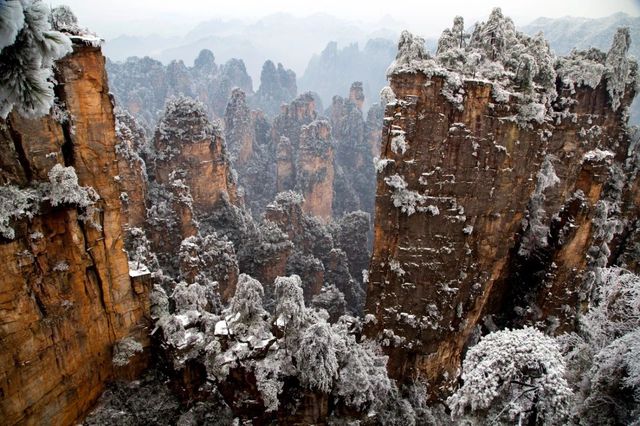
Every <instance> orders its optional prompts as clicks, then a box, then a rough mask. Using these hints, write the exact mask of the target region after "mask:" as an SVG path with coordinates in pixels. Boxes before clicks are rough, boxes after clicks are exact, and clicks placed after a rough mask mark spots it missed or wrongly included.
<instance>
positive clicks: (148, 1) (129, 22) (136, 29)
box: [45, 0, 640, 38]
mask: <svg viewBox="0 0 640 426" xmlns="http://www.w3.org/2000/svg"><path fill="white" fill-rule="evenodd" d="M45 1H47V2H48V3H50V4H51V5H52V6H56V5H59V4H67V5H69V6H71V8H72V9H73V10H74V11H75V13H76V15H77V16H78V18H79V20H80V22H81V24H83V25H84V26H87V27H89V28H90V29H92V30H93V31H95V32H97V33H99V34H100V35H101V36H103V37H105V38H111V37H115V36H118V35H121V34H131V35H145V34H151V33H159V34H163V35H183V34H184V33H186V32H187V31H189V30H190V29H191V28H192V27H193V26H195V24H196V23H198V22H200V21H205V20H208V19H214V18H223V19H228V18H240V19H247V20H255V19H256V18H260V17H262V16H265V15H269V14H272V13H276V12H286V13H291V14H293V15H297V16H306V15H310V14H314V13H327V14H331V15H335V16H337V17H341V18H345V19H349V20H360V21H368V22H376V21H379V20H380V19H381V18H383V17H385V16H390V17H392V18H393V19H394V20H397V21H400V22H402V23H403V24H406V26H407V27H408V29H410V30H412V31H415V32H417V33H420V34H422V35H425V36H436V35H439V34H440V32H441V31H442V29H443V28H444V27H446V26H450V24H451V21H452V19H453V17H454V16H455V15H462V16H463V17H464V18H465V21H466V22H468V23H473V22H475V21H477V20H481V19H484V18H486V16H487V15H488V14H489V12H490V11H491V9H492V8H493V7H496V6H500V7H502V10H503V12H504V13H505V14H506V15H508V16H511V17H512V18H513V19H514V20H515V21H516V24H526V23H528V22H530V21H531V20H533V19H535V18H537V17H540V16H546V17H560V16H565V15H572V16H582V17H587V18H596V17H603V16H607V15H611V14H613V13H616V12H625V13H628V14H630V15H634V16H638V15H640V0H510V1H488V0H467V1H461V0H439V1H428V0H402V1H398V0H396V1H390V0H364V1H355V0H351V1H349V0H320V1H314V2H310V1H300V0H254V1H251V0H224V1H213V0H178V1H176V0H108V1H105V0H45Z"/></svg>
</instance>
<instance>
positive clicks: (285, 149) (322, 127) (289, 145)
mask: <svg viewBox="0 0 640 426" xmlns="http://www.w3.org/2000/svg"><path fill="white" fill-rule="evenodd" d="M315 108H316V107H315V100H314V97H313V95H312V94H311V93H305V94H302V95H300V96H298V97H297V98H296V99H294V100H293V101H292V102H291V103H290V104H289V105H283V106H282V110H281V112H280V114H279V115H278V116H277V117H276V118H275V119H274V121H273V126H272V129H271V141H272V143H274V144H275V153H276V187H277V189H278V191H279V192H282V191H287V190H297V191H299V192H301V193H302V195H303V196H304V198H305V202H304V206H303V208H304V211H305V212H307V213H309V214H312V215H315V216H318V217H320V218H322V219H323V220H328V219H329V218H330V217H331V212H332V199H333V190H332V188H333V176H334V164H333V142H332V140H331V129H330V126H329V124H328V123H327V122H326V121H323V120H317V118H318V113H317V112H316V109H315ZM320 197H324V198H320Z"/></svg>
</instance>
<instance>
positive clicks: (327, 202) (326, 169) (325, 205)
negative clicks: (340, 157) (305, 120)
mask: <svg viewBox="0 0 640 426" xmlns="http://www.w3.org/2000/svg"><path fill="white" fill-rule="evenodd" d="M296 172H297V176H296V178H297V187H298V189H299V190H301V192H302V195H303V196H304V203H303V204H302V209H303V210H304V212H305V213H308V214H310V215H313V216H316V217H319V218H321V219H323V220H325V221H327V220H329V219H331V214H332V205H333V175H334V171H333V145H332V141H331V127H330V126H329V123H328V122H327V121H325V120H316V121H313V122H311V123H310V124H309V125H307V126H302V129H301V133H300V146H299V147H298V156H297V165H296Z"/></svg>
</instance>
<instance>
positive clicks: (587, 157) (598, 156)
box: [582, 148, 615, 162]
mask: <svg viewBox="0 0 640 426" xmlns="http://www.w3.org/2000/svg"><path fill="white" fill-rule="evenodd" d="M614 156H615V154H614V153H613V152H611V151H609V150H604V151H603V150H601V149H599V148H596V149H592V150H591V151H589V152H587V153H586V154H584V157H582V161H590V162H597V161H602V160H605V159H607V158H613V157H614Z"/></svg>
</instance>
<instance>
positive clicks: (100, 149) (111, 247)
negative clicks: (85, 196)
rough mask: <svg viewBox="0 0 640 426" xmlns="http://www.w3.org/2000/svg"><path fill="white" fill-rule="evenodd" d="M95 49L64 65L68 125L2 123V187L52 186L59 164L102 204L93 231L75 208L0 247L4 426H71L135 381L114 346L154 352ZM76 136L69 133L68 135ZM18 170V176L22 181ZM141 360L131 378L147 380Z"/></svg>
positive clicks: (50, 211) (42, 217)
mask: <svg viewBox="0 0 640 426" xmlns="http://www.w3.org/2000/svg"><path fill="white" fill-rule="evenodd" d="M104 61H105V60H104V57H103V56H102V55H101V53H100V49H99V48H97V47H91V46H79V45H75V46H74V52H73V53H72V54H70V55H69V56H67V57H65V58H64V59H62V60H60V61H58V63H57V75H56V80H57V81H58V83H59V85H58V87H57V91H58V96H59V98H60V100H61V101H64V102H65V103H66V106H67V108H68V111H69V113H70V114H71V117H72V123H66V124H64V125H60V124H59V123H57V122H55V121H54V120H53V119H52V118H51V117H45V118H42V119H38V120H25V119H22V118H20V117H17V116H16V115H12V116H11V117H10V118H9V120H8V121H7V122H4V123H1V124H0V126H1V127H2V128H3V129H8V132H3V133H2V136H0V139H2V142H1V143H2V146H3V147H12V148H13V149H12V151H13V154H11V155H4V156H3V157H2V164H1V166H2V167H1V169H2V170H3V180H4V181H5V182H7V181H8V182H12V183H15V184H19V185H20V186H26V185H34V184H36V183H38V182H42V181H47V173H48V171H49V170H50V169H51V167H52V166H54V165H55V164H61V163H64V164H66V165H69V166H73V167H74V168H75V171H76V174H77V176H78V180H79V184H80V185H84V186H91V187H93V188H94V189H95V191H96V192H97V193H98V194H99V195H100V200H99V201H98V202H97V203H96V207H98V208H99V209H100V212H99V214H96V215H94V220H95V221H96V226H92V225H91V223H90V222H83V221H80V220H79V219H78V211H77V208H76V207H74V206H68V205H63V206H58V207H55V208H48V207H47V206H46V205H44V206H43V210H42V211H41V213H40V214H39V215H38V216H36V217H35V218H34V219H33V220H31V221H28V220H21V221H19V222H18V223H16V224H15V228H16V230H17V232H16V237H15V238H14V239H13V240H2V241H1V242H0V259H2V262H3V265H4V269H3V274H2V277H0V340H2V345H1V347H0V394H1V395H2V399H1V400H0V418H2V419H3V420H2V423H4V424H9V425H11V424H73V423H74V422H75V421H76V420H77V419H78V418H81V417H82V416H83V415H84V414H85V413H86V412H87V410H88V409H89V408H90V407H91V406H92V404H93V403H94V401H95V400H96V398H97V397H98V396H99V395H100V394H101V393H102V391H103V389H104V385H105V383H106V382H107V381H109V380H111V379H113V378H114V377H116V376H118V375H119V374H124V375H126V376H130V375H131V374H132V370H127V369H125V370H122V369H119V368H116V367H114V366H113V364H112V362H111V359H112V348H113V345H114V343H115V342H117V341H118V340H120V339H122V338H124V337H126V336H131V337H133V338H134V339H136V340H138V341H139V342H140V343H142V345H143V346H147V345H148V337H147V335H148V328H147V321H146V317H147V314H148V308H149V301H148V291H149V289H148V288H145V286H144V285H142V286H140V285H134V283H132V280H131V279H130V277H129V269H128V263H127V256H126V254H125V252H124V250H123V247H124V246H123V241H122V236H123V230H122V220H123V219H122V208H121V202H120V189H119V187H118V184H117V183H116V181H115V179H114V178H115V177H116V176H118V175H119V170H118V162H117V160H116V153H115V147H116V144H117V143H118V141H117V138H116V134H115V121H114V114H113V109H112V108H113V107H112V103H111V100H110V99H109V97H108V92H109V90H108V87H107V79H106V74H105V70H104V65H105V63H104ZM72 126H73V131H71V128H72ZM20 169H22V170H21V171H19V170H20ZM138 361H143V359H142V358H140V359H136V360H134V362H133V365H132V367H133V368H134V370H135V369H138V370H139V369H140V367H142V366H143V365H144V362H141V363H140V362H138Z"/></svg>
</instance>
